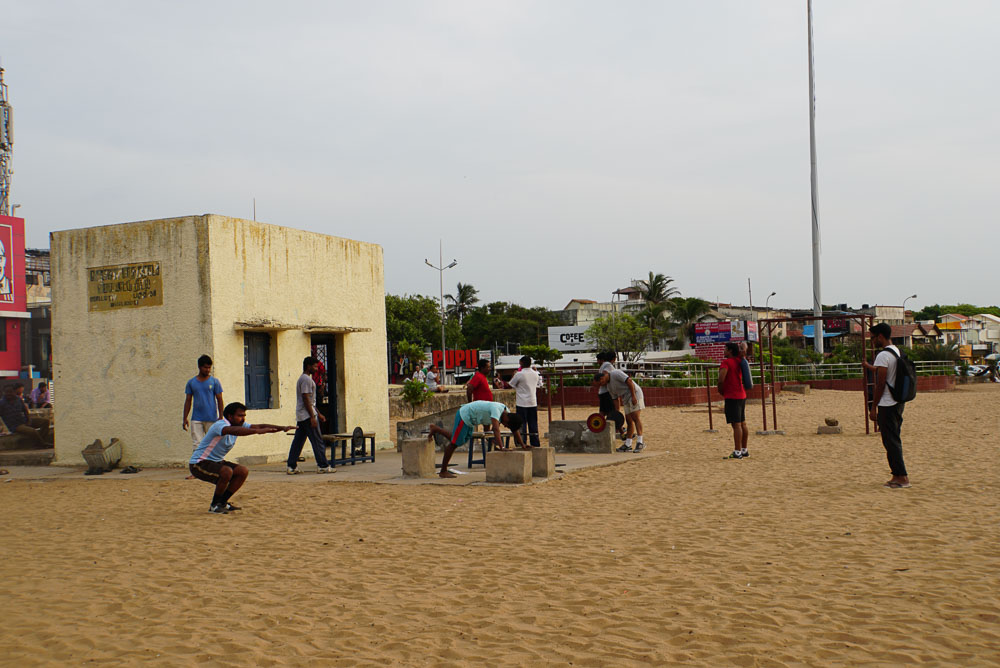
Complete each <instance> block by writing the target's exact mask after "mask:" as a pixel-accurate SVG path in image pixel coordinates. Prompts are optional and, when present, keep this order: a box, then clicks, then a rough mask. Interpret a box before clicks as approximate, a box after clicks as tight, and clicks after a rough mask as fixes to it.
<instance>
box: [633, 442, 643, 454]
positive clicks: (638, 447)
mask: <svg viewBox="0 0 1000 668" xmlns="http://www.w3.org/2000/svg"><path fill="white" fill-rule="evenodd" d="M645 449H646V444H645V443H636V444H635V450H634V451H633V452H642V451H643V450H645Z"/></svg>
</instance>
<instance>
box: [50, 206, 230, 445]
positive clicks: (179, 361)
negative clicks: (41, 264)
mask: <svg viewBox="0 0 1000 668" xmlns="http://www.w3.org/2000/svg"><path fill="white" fill-rule="evenodd" d="M197 222H198V219H196V218H193V217H188V218H174V219H168V220H156V221H148V222H141V223H128V224H124V225H109V226H106V227H92V228H86V229H77V230H67V231H62V232H53V233H52V237H51V258H52V259H51V261H52V362H53V377H54V380H55V383H56V387H58V388H59V391H58V395H59V397H58V400H57V401H55V402H54V405H53V408H54V411H55V415H54V419H55V425H56V428H55V437H56V460H55V461H56V462H58V463H67V464H77V463H82V462H83V457H82V455H81V454H80V451H81V450H82V449H83V448H84V446H85V445H87V444H88V443H91V442H93V441H94V439H96V438H100V439H101V440H103V441H104V442H105V443H107V442H108V441H109V440H110V438H111V437H117V438H120V439H122V441H123V443H124V444H125V446H126V447H125V452H126V458H127V461H126V462H123V463H130V462H137V463H139V462H141V463H144V464H162V463H167V462H180V461H182V460H183V459H184V458H185V457H190V455H191V439H190V437H189V436H188V435H187V433H186V432H184V431H182V430H181V409H182V408H183V406H184V383H185V382H186V381H187V379H188V378H190V377H191V376H193V375H195V374H196V373H197V371H198V369H197V363H196V360H197V358H198V356H199V355H201V354H203V353H206V352H207V353H209V354H211V345H212V342H211V337H210V331H211V322H210V317H209V316H210V313H211V293H210V291H209V285H208V277H209V273H208V248H209V246H208V236H207V231H208V230H207V227H206V226H205V225H204V224H202V225H198V224H197ZM143 261H159V262H160V270H161V276H162V280H163V288H164V289H163V305H162V306H150V307H145V308H127V309H121V310H117V311H110V312H95V313H89V312H88V311H87V305H88V297H87V269H88V267H99V266H107V265H118V264H129V263H133V262H143Z"/></svg>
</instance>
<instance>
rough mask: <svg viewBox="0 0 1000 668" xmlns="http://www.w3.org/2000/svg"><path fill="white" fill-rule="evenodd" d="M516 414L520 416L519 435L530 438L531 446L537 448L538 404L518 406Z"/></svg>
mask: <svg viewBox="0 0 1000 668" xmlns="http://www.w3.org/2000/svg"><path fill="white" fill-rule="evenodd" d="M517 414H518V415H519V416H520V417H521V437H522V438H523V439H525V442H527V439H528V438H530V439H531V446H532V447H535V448H537V447H538V446H539V442H538V406H518V407H517Z"/></svg>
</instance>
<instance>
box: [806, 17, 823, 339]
mask: <svg viewBox="0 0 1000 668" xmlns="http://www.w3.org/2000/svg"><path fill="white" fill-rule="evenodd" d="M806 10H807V14H808V30H809V167H810V172H809V177H810V178H809V181H810V185H811V187H812V261H813V264H812V269H813V315H814V316H816V318H817V319H816V320H814V321H813V345H814V347H815V350H816V352H818V353H820V354H822V353H823V321H822V320H819V317H820V316H822V315H823V300H822V298H821V297H820V271H819V251H820V237H819V187H818V185H817V176H816V87H815V82H814V79H813V29H812V0H806Z"/></svg>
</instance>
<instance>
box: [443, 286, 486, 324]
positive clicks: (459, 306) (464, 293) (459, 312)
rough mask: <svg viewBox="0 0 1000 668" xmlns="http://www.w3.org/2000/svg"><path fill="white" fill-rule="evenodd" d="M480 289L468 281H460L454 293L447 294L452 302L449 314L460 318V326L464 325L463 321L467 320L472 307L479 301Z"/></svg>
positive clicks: (447, 297)
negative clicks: (466, 317)
mask: <svg viewBox="0 0 1000 668" xmlns="http://www.w3.org/2000/svg"><path fill="white" fill-rule="evenodd" d="M478 294H479V290H476V289H475V288H474V287H472V286H471V285H469V284H468V283H459V284H458V286H457V287H456V288H455V294H454V295H445V296H444V298H445V299H447V300H448V302H449V303H450V304H449V306H448V315H450V316H452V317H457V318H458V325H459V327H461V326H462V321H463V320H465V316H466V314H468V312H469V311H471V310H472V307H473V306H475V305H476V304H478V303H479V297H477V296H476V295H478Z"/></svg>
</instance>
